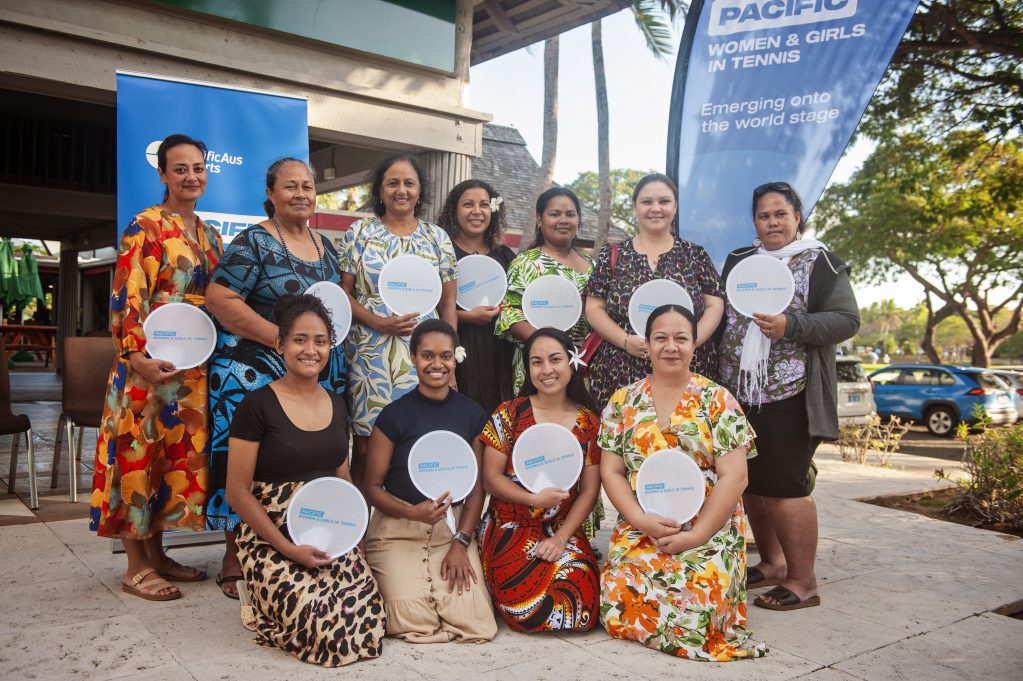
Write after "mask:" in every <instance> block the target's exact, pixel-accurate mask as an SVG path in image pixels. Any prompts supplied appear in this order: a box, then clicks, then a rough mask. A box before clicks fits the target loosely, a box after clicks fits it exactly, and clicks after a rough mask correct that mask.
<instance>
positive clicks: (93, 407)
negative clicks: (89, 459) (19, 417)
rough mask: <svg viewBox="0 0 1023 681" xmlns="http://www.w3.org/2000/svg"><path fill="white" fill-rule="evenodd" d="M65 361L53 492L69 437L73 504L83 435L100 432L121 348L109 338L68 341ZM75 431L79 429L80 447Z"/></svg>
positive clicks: (65, 341)
mask: <svg viewBox="0 0 1023 681" xmlns="http://www.w3.org/2000/svg"><path fill="white" fill-rule="evenodd" d="M62 357H63V359H64V364H63V367H64V376H63V383H62V385H61V409H62V412H61V415H60V420H59V421H58V422H57V432H56V437H55V438H54V440H55V443H54V446H53V472H52V473H51V474H50V489H53V488H55V487H56V486H57V473H58V471H59V464H60V452H61V450H62V449H63V446H62V444H63V443H62V440H63V438H64V436H65V434H66V437H67V445H68V477H69V478H70V489H69V491H68V496H69V497H70V499H71V501H78V461H80V460H81V458H82V433H83V432H84V429H85V428H99V427H100V423H101V422H102V420H103V403H104V400H105V399H106V392H107V383H108V382H109V380H110V368H111V367H112V366H113V364H114V359H115V358H116V357H117V348H116V347H115V346H114V342H113V340H112V339H111V338H110V336H109V335H107V336H105V337H103V338H98V337H97V338H78V337H74V338H65V339H64V351H63V354H62ZM75 428H78V429H79V430H78V443H77V446H76V444H75Z"/></svg>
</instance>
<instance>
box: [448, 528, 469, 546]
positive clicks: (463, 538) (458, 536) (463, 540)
mask: <svg viewBox="0 0 1023 681" xmlns="http://www.w3.org/2000/svg"><path fill="white" fill-rule="evenodd" d="M451 541H456V542H458V543H459V544H461V545H462V546H464V547H465V548H469V544H470V543H471V542H472V537H470V536H469V535H468V534H466V533H465V532H456V533H455V534H454V536H452V537H451Z"/></svg>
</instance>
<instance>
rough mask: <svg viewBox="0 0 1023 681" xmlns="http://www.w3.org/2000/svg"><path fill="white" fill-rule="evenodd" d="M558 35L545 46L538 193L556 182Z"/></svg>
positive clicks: (545, 42) (549, 39) (545, 43)
mask: <svg viewBox="0 0 1023 681" xmlns="http://www.w3.org/2000/svg"><path fill="white" fill-rule="evenodd" d="M558 48H559V45H558V36H554V37H553V38H548V39H547V40H545V41H544V47H543V154H542V156H541V158H540V180H539V182H538V184H537V188H536V193H537V195H540V194H542V193H543V192H545V191H547V190H548V189H549V188H550V186H551V183H552V182H554V164H555V161H556V160H557V155H558Z"/></svg>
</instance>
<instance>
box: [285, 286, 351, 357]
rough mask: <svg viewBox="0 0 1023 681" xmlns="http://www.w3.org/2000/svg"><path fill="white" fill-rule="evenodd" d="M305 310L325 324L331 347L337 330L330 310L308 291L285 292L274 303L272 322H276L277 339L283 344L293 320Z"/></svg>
mask: <svg viewBox="0 0 1023 681" xmlns="http://www.w3.org/2000/svg"><path fill="white" fill-rule="evenodd" d="M306 312H312V313H313V314H314V315H316V316H317V317H319V318H320V320H321V321H322V322H323V323H324V324H325V325H326V326H327V337H328V338H329V339H330V345H331V347H333V346H334V343H335V342H337V332H336V331H335V330H334V324H333V323H332V322H331V317H330V310H328V309H327V306H326V305H324V304H323V301H322V300H320V299H319V298H317V297H316V296H314V295H311V294H308V293H303V294H301V295H295V294H292V293H286V294H284V295H283V296H281V297H280V299H279V300H278V301H277V303H276V304H275V305H274V311H273V318H274V323H275V324H277V339H278V340H279V341H280V342H281V344H282V345H283V344H284V341H285V339H286V338H287V337H288V334H289V333H291V328H292V327H293V326H295V320H296V319H298V318H299V317H301V316H302V315H304V314H305V313H306Z"/></svg>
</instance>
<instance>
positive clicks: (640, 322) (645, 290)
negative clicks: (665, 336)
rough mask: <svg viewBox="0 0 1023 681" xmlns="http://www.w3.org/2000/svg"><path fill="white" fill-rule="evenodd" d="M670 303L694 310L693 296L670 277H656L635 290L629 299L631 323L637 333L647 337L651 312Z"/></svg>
mask: <svg viewBox="0 0 1023 681" xmlns="http://www.w3.org/2000/svg"><path fill="white" fill-rule="evenodd" d="M668 304H674V305H681V306H682V307H684V308H686V309H687V310H689V311H690V312H692V311H693V298H692V296H690V295H689V292H688V291H686V290H685V289H684V288H682V286H681V285H680V284H677V283H675V282H674V281H672V280H670V279H654V280H652V281H648V282H647V283H645V284H643V285H642V286H640V287H638V288H637V289H636V290H635V291H633V292H632V297H631V298H630V299H629V323H630V324H631V325H632V330H633V331H635V332H636V335H638V336H641V337H643V338H646V320H647V318H648V317H649V316H650V313H651V312H653V311H654V310H656V309H657V308H659V307H660V306H661V305H668Z"/></svg>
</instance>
